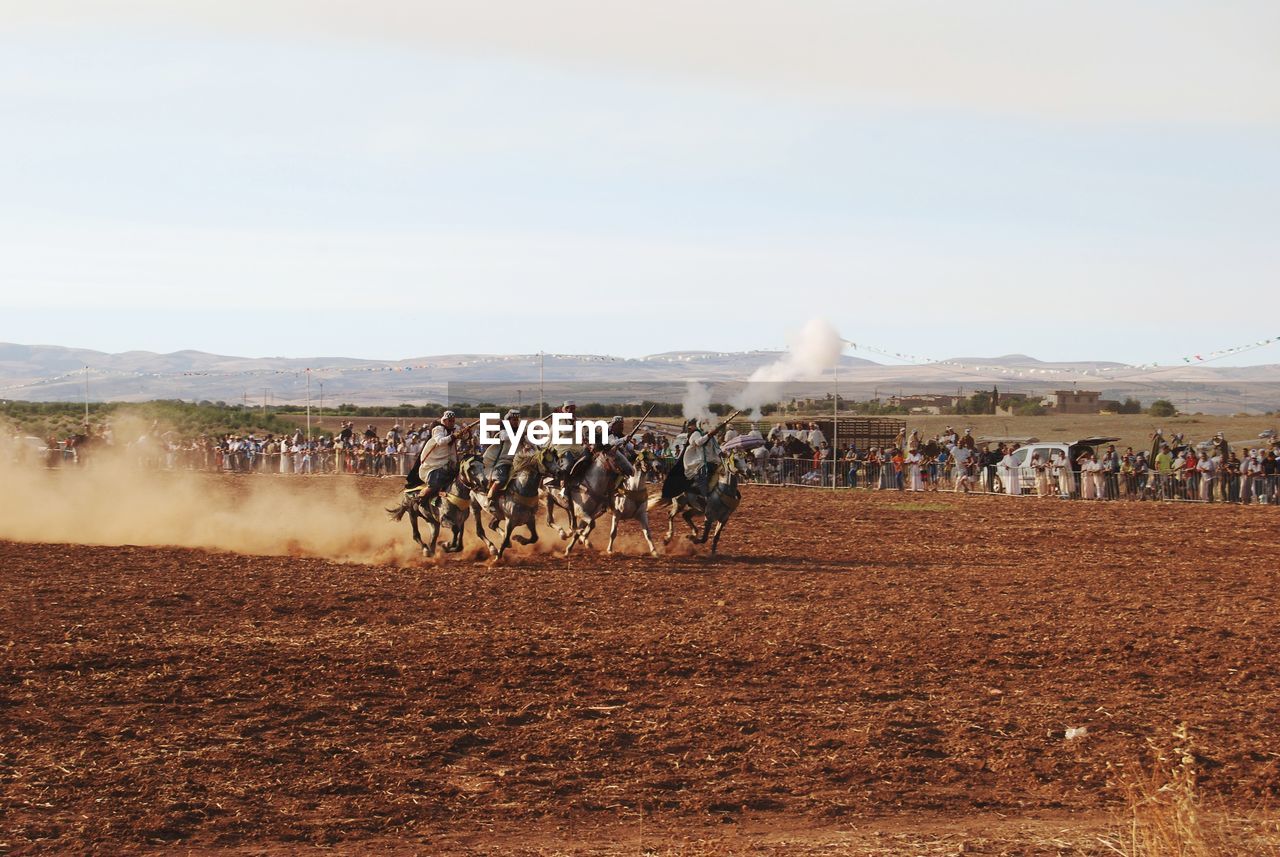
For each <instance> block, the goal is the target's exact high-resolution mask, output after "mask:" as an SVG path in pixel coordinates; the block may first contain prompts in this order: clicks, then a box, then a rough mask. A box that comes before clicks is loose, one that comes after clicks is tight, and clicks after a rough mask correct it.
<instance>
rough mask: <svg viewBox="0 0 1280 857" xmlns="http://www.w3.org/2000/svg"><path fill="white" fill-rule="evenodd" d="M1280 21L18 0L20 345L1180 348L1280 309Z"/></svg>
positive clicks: (3, 87)
mask: <svg viewBox="0 0 1280 857" xmlns="http://www.w3.org/2000/svg"><path fill="white" fill-rule="evenodd" d="M456 7H464V8H456ZM1278 43H1280V4H1277V3H1275V2H1274V0H1263V2H1203V3H1185V2H1177V0H1161V2H1154V0H1153V2H1136V0H1111V2H1105V3H1090V2H1072V3H1039V2H1026V0H1010V1H1009V2H971V3H955V2H912V1H911V0H884V2H852V0H831V2H819V1H818V0H814V2H807V3H801V2H749V0H735V2H719V0H715V2H688V0H682V2H674V0H671V1H670V2H668V0H656V2H653V0H651V2H647V3H643V4H637V3H612V2H599V0H596V2H554V0H552V2H537V3H531V2H518V3H517V2H511V3H501V2H486V3H469V4H460V3H456V2H455V3H433V2H423V0H412V2H409V1H408V0H407V1H406V2H382V3H369V2H366V3H362V4H352V3H345V2H344V3H338V2H320V1H319V0H306V2H302V0H298V2H274V3H273V2H255V3H252V4H249V3H240V2H231V0H218V2H213V0H210V2H202V0H184V2H181V3H172V2H132V3H106V2H103V3H99V2H89V0H82V2H75V3H72V2H62V3H59V2H53V1H52V0H43V2H31V3H27V2H21V3H12V2H4V0H0V341H11V342H24V343H52V344H62V345H75V346H83V347H90V348H99V349H103V350H108V351H121V350H129V349H147V350H156V351H169V350H177V349H181V348H197V349H201V350H206V351H216V352H221V353H233V354H244V355H249V356H263V355H289V356H308V355H337V354H342V355H347V356H355V357H385V358H395V357H406V356H411V355H420V354H427V353H441V352H457V351H485V352H508V351H516V352H529V351H536V350H539V349H547V350H558V351H575V352H586V351H594V352H608V353H612V354H618V355H625V356H637V355H641V354H646V353H652V352H657V351H663V350H670V349H696V348H706V349H715V350H728V349H749V348H768V347H778V346H781V345H782V344H783V343H784V342H785V341H786V338H787V334H788V331H789V330H792V329H795V328H797V327H799V326H800V325H801V324H802V323H803V321H804V320H805V319H808V318H810V317H812V316H824V317H826V318H828V319H830V321H831V322H832V323H833V324H834V325H835V326H836V327H837V328H839V329H840V330H841V332H842V333H843V334H844V335H845V336H847V337H848V338H850V339H853V340H856V341H865V342H870V343H874V344H877V345H880V346H883V347H888V348H890V349H891V350H895V351H898V350H900V351H905V352H910V353H914V354H920V355H925V356H931V357H939V358H943V357H948V356H954V355H959V354H964V355H997V354H1003V353H1009V352H1025V353H1030V354H1033V355H1035V356H1038V357H1041V358H1044V359H1072V358H1080V359H1113V360H1124V361H1131V362H1146V361H1152V360H1158V361H1162V362H1163V361H1172V360H1176V359H1177V358H1178V357H1179V356H1181V355H1183V354H1190V353H1197V352H1202V351H1211V350H1213V349H1216V348H1219V347H1223V346H1229V345H1236V344H1239V343H1243V342H1248V341H1250V340H1254V339H1259V338H1262V337H1264V336H1271V335H1276V334H1280V322H1278V321H1277V319H1276V317H1275V316H1276V314H1275V312H1274V309H1273V308H1274V306H1275V297H1276V292H1277V289H1276V286H1277V279H1276V274H1277V271H1280V241H1277V239H1276V236H1277V235H1280V51H1277V50H1276V48H1275V46H1276V44H1278ZM864 356H873V355H864ZM1278 360H1280V356H1278V355H1277V354H1276V353H1275V351H1274V349H1264V350H1260V351H1257V352H1254V353H1252V354H1250V355H1247V356H1246V357H1244V358H1242V359H1241V360H1239V361H1237V362H1242V363H1249V362H1275V361H1278Z"/></svg>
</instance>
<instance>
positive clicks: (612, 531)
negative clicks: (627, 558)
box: [604, 512, 618, 553]
mask: <svg viewBox="0 0 1280 857" xmlns="http://www.w3.org/2000/svg"><path fill="white" fill-rule="evenodd" d="M617 537H618V513H617V512H614V513H613V523H612V524H610V525H609V544H607V545H605V548H604V552H605V553H613V540H614V539H616V538H617Z"/></svg>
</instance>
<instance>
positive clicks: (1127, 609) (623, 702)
mask: <svg viewBox="0 0 1280 857" xmlns="http://www.w3.org/2000/svg"><path fill="white" fill-rule="evenodd" d="M307 484H308V483H307V481H306V480H299V482H298V483H297V485H298V487H297V489H296V490H297V491H300V492H305V491H307V490H308V488H307ZM361 484H362V491H363V492H364V493H365V494H366V495H367V496H368V500H369V502H370V503H382V504H383V505H387V504H389V502H390V495H393V494H394V492H395V486H394V485H392V484H391V483H390V481H385V482H377V481H375V480H368V481H365V482H362V483H361ZM281 514H288V510H287V509H282V510H281ZM1278 524H1280V518H1278V517H1277V513H1276V510H1273V509H1267V508H1260V509H1255V508H1249V509H1240V508H1229V507H1222V506H1209V507H1206V506H1176V507H1173V506H1165V505H1154V504H1141V503H1135V504H1086V503H1062V502H1058V501H1044V502H1040V501H1038V500H1035V499H1024V500H1016V499H1012V498H982V497H971V498H963V497H960V498H957V497H951V496H942V497H934V496H931V497H928V498H927V500H921V498H919V497H916V498H911V497H903V496H902V495H892V496H885V495H877V494H862V493H859V494H856V495H850V494H841V495H840V496H838V497H833V496H832V495H830V494H828V493H825V492H817V491H803V490H786V491H779V490H769V489H755V490H750V489H749V490H748V491H747V494H746V497H745V499H744V500H743V503H742V506H741V508H740V510H739V512H738V514H737V515H736V516H735V518H734V519H733V520H732V521H731V523H730V525H729V528H728V529H727V530H726V534H725V537H724V540H723V541H722V543H721V551H722V555H720V556H719V557H717V558H714V559H712V558H709V557H708V556H706V555H705V549H703V548H699V549H697V552H696V553H693V554H691V555H679V556H676V555H669V556H666V557H664V558H662V559H659V560H652V559H650V558H648V557H645V556H639V555H638V553H639V551H638V550H637V548H636V544H637V539H636V538H635V537H634V536H631V537H629V540H628V542H627V549H628V550H629V551H631V554H630V555H627V556H621V557H607V556H604V555H602V554H601V553H597V552H593V551H586V552H583V553H582V554H581V555H575V557H574V558H573V559H572V560H571V561H566V560H564V559H563V558H561V557H559V556H557V555H554V554H550V553H546V552H535V551H530V550H525V551H523V552H522V553H518V554H515V555H512V556H510V557H509V558H508V560H507V561H506V562H504V563H503V564H501V565H493V564H490V563H489V562H486V561H484V560H476V559H473V558H471V557H470V556H468V557H462V558H458V557H453V558H450V559H447V560H444V561H442V562H439V563H431V564H423V565H421V566H408V567H381V566H370V565H355V564H339V563H334V562H329V561H324V560H320V559H314V558H289V557H260V556H249V555H241V554H234V553H218V552H208V551H201V550H191V549H173V548H163V547H131V546H115V547H111V546H107V547H84V546H74V545H47V544H22V543H14V542H0V851H13V852H16V853H23V852H26V851H39V850H44V849H48V850H53V851H62V852H85V851H97V852H99V853H120V852H122V851H132V850H138V849H145V848H149V847H159V846H166V845H167V846H168V847H170V848H177V849H179V852H178V853H185V852H186V851H188V850H204V849H215V848H227V849H232V850H234V851H236V852H238V853H266V852H269V853H291V852H294V851H298V850H303V849H305V848H311V847H317V846H325V845H329V846H337V850H339V851H342V852H343V853H361V852H365V851H370V850H373V851H383V852H385V851H392V852H413V851H421V852H423V853H429V852H430V853H438V852H459V851H476V852H495V853H513V852H521V853H564V852H576V853H609V854H612V853H642V852H645V851H647V850H652V851H656V852H658V853H704V852H718V851H734V852H748V853H797V852H802V853H815V854H817V853H836V852H838V853H876V854H899V853H900V854H949V853H957V852H958V850H960V849H961V848H963V849H964V850H966V851H968V852H970V853H975V852H976V853H1028V854H1029V853H1037V854H1039V853H1058V852H1057V851H1056V850H1055V849H1058V848H1062V849H1067V850H1064V851H1063V853H1076V852H1075V851H1074V850H1071V849H1075V848H1077V847H1085V848H1087V847H1088V846H1089V843H1093V845H1095V846H1096V844H1097V843H1096V838H1095V834H1096V832H1097V831H1098V830H1099V829H1100V828H1101V827H1102V826H1105V824H1106V823H1107V821H1106V819H1107V816H1106V813H1107V811H1108V810H1109V809H1110V808H1112V807H1114V805H1115V802H1116V800H1117V795H1116V793H1115V792H1114V790H1112V789H1109V788H1108V786H1107V783H1108V781H1109V780H1111V779H1113V778H1114V776H1115V770H1114V768H1109V766H1116V765H1128V766H1130V767H1132V765H1133V764H1134V763H1135V762H1136V761H1139V760H1142V759H1144V758H1146V742H1147V740H1148V739H1155V740H1162V739H1164V738H1165V737H1166V736H1167V735H1168V734H1169V733H1170V731H1171V730H1172V729H1173V728H1174V727H1175V725H1176V724H1178V723H1179V722H1183V721H1185V722H1187V723H1188V724H1190V726H1191V728H1192V733H1193V735H1194V736H1195V745H1196V748H1197V750H1196V752H1197V754H1198V755H1197V762H1198V767H1199V769H1200V772H1201V788H1202V791H1203V793H1204V794H1205V796H1206V799H1207V800H1209V801H1220V802H1222V804H1224V805H1228V806H1231V807H1235V808H1244V809H1254V808H1258V807H1261V806H1267V805H1270V804H1273V803H1274V802H1275V800H1276V798H1277V797H1280V755H1278V754H1280V680H1278V679H1277V675H1276V666H1277V664H1280V608H1277V605H1276V598H1275V593H1276V576H1277V568H1278V567H1280V562H1277V556H1278V555H1280V527H1278ZM405 535H406V538H407V535H408V533H407V528H406V532H405ZM547 538H548V536H547V534H546V532H545V531H544V533H543V539H544V540H546V539H547ZM596 540H597V541H601V539H600V536H599V535H597V537H596ZM1068 727H1087V729H1088V733H1087V735H1085V736H1084V737H1082V738H1076V739H1074V740H1070V741H1068V740H1066V738H1065V734H1064V733H1065V730H1066V729H1067V728H1068ZM1055 843H1057V844H1055Z"/></svg>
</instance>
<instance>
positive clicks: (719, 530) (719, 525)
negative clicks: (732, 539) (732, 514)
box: [711, 519, 728, 553]
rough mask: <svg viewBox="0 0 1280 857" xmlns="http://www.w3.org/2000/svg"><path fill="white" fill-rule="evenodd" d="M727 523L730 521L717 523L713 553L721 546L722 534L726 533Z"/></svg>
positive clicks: (712, 547)
mask: <svg viewBox="0 0 1280 857" xmlns="http://www.w3.org/2000/svg"><path fill="white" fill-rule="evenodd" d="M726 523H728V519H725V520H723V521H716V535H715V538H713V539H712V540H711V552H712V553H715V552H716V546H717V545H718V544H720V534H721V533H723V532H724V525H725V524H726Z"/></svg>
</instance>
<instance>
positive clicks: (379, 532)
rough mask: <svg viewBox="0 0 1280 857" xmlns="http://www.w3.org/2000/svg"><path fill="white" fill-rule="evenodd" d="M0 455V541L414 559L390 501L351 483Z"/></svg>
mask: <svg viewBox="0 0 1280 857" xmlns="http://www.w3.org/2000/svg"><path fill="white" fill-rule="evenodd" d="M118 436H119V435H118ZM0 452H3V453H5V454H0V539H7V540H11V541H22V542H59V543H75V544H92V545H124V544H129V545H156V546H160V545H165V546H177V547H192V548H207V549H213V550H222V551H231V552H236V553H244V554H260V555H268V556H307V557H319V558H324V559H330V560H335V561H339V562H356V563H370V564H385V565H409V564H415V563H416V562H417V561H418V556H419V551H418V549H417V547H416V545H414V544H413V542H412V539H411V538H410V536H409V530H408V527H407V525H405V524H403V523H401V524H396V523H394V522H392V521H390V520H389V519H388V517H387V515H386V513H385V511H384V510H383V508H382V507H383V506H385V505H391V502H392V499H391V498H390V497H389V498H388V499H387V501H386V502H385V503H379V502H378V501H377V500H376V499H370V498H368V497H361V496H360V493H359V492H358V491H357V490H356V487H355V485H354V484H353V483H354V481H355V480H354V479H347V478H342V477H331V476H316V477H305V476H272V475H259V474H244V475H241V476H238V477H237V476H231V475H227V476H216V475H213V474H207V473H198V472H191V471H157V470H148V469H143V468H140V467H139V466H138V464H137V463H136V461H134V460H132V459H131V457H130V456H129V455H128V454H126V453H124V452H123V451H118V450H112V449H106V450H100V451H98V452H97V454H96V455H94V456H93V457H91V458H90V459H89V462H88V464H87V465H86V466H84V467H78V468H73V467H68V468H55V469H47V468H45V467H44V466H43V465H42V464H41V463H40V462H36V461H31V460H28V461H25V462H23V461H15V460H14V456H12V455H9V454H7V453H8V452H9V450H0ZM388 494H393V490H392V488H391V486H388Z"/></svg>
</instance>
